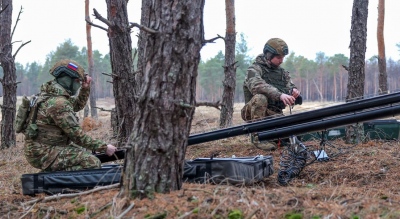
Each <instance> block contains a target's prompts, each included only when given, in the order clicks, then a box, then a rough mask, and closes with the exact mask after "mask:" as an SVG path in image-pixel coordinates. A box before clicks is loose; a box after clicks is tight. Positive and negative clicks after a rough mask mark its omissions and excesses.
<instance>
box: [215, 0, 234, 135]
mask: <svg viewBox="0 0 400 219" xmlns="http://www.w3.org/2000/svg"><path fill="white" fill-rule="evenodd" d="M225 8H226V9H225V10H226V34H225V67H224V73H225V79H224V82H223V85H224V91H223V93H222V106H221V114H220V123H219V126H220V127H221V128H226V127H229V126H231V125H232V118H233V107H234V106H233V105H234V98H235V89H236V66H235V63H236V62H235V51H236V50H235V46H236V30H235V1H234V0H225Z"/></svg>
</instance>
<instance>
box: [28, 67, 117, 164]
mask: <svg viewBox="0 0 400 219" xmlns="http://www.w3.org/2000/svg"><path fill="white" fill-rule="evenodd" d="M84 73H85V71H84V69H83V68H82V67H81V66H80V65H79V64H78V63H76V62H75V61H73V60H61V61H59V62H57V63H56V64H55V65H54V66H53V67H52V68H51V69H50V74H51V75H52V76H54V78H55V79H54V80H51V81H49V82H47V83H44V84H43V85H42V86H41V88H40V93H39V95H38V96H37V97H36V98H33V99H32V100H31V108H30V113H29V115H28V118H27V120H26V128H25V129H24V130H23V133H24V135H25V145H24V154H25V157H26V159H27V161H28V162H29V163H30V164H31V165H32V166H33V167H35V168H38V169H41V170H42V171H61V170H80V169H89V168H100V167H101V162H100V160H99V159H98V158H97V157H96V156H94V155H93V154H92V153H91V151H97V152H102V153H106V154H107V155H109V156H111V155H113V154H114V152H115V151H116V147H115V146H113V145H111V144H107V143H105V142H103V141H102V140H98V139H93V138H92V137H90V136H88V135H86V134H85V133H84V132H83V130H82V128H81V127H80V125H79V122H78V117H77V116H76V114H75V112H78V111H80V110H82V109H83V108H84V107H85V105H86V102H87V100H88V98H89V93H90V82H91V77H89V76H85V74H84Z"/></svg>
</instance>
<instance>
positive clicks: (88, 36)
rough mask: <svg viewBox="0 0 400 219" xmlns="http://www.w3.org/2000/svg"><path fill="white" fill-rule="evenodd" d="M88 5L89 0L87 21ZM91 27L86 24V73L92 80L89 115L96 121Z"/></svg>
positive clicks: (86, 9) (87, 17) (87, 6)
mask: <svg viewBox="0 0 400 219" xmlns="http://www.w3.org/2000/svg"><path fill="white" fill-rule="evenodd" d="M89 4H90V0H85V18H86V19H87V20H89ZM91 29H92V26H91V25H90V24H88V23H86V41H87V59H88V71H89V76H90V77H91V78H92V81H91V83H90V96H89V97H90V99H89V102H90V115H91V116H92V118H95V119H97V108H96V96H97V93H96V81H97V80H96V78H97V75H96V74H95V72H94V61H93V50H92V32H91Z"/></svg>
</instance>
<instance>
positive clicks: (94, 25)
mask: <svg viewBox="0 0 400 219" xmlns="http://www.w3.org/2000/svg"><path fill="white" fill-rule="evenodd" d="M85 21H86V23H88V24H89V25H91V26H93V27H97V28H100V29H102V30H104V31H108V30H107V29H106V28H104V27H102V26H100V25H97V24H94V23H92V22H91V21H90V20H89V18H86V19H85Z"/></svg>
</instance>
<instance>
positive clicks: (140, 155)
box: [119, 0, 204, 198]
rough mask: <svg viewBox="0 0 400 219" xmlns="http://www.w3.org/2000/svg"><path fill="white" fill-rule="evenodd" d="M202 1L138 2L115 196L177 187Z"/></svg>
mask: <svg viewBox="0 0 400 219" xmlns="http://www.w3.org/2000/svg"><path fill="white" fill-rule="evenodd" d="M203 8H204V0H192V1H174V2H171V1H168V0H144V1H143V2H142V14H141V16H142V19H141V21H142V23H141V25H144V26H146V27H148V28H151V29H153V30H155V31H157V33H149V32H145V31H143V30H142V31H141V32H140V41H139V46H138V48H139V49H138V52H139V53H138V58H139V60H138V73H137V75H136V76H137V77H136V78H135V82H136V84H137V87H135V89H137V96H136V98H137V99H135V100H136V101H135V103H136V104H135V105H134V107H133V110H132V112H133V114H134V115H135V116H134V119H133V122H134V128H133V130H132V134H131V136H130V138H129V139H130V141H129V142H128V144H127V145H128V146H130V148H129V149H128V150H127V153H126V158H125V165H124V175H123V179H122V187H121V190H120V193H119V195H120V197H127V198H130V197H131V195H132V194H133V195H136V196H139V197H152V194H153V193H154V192H158V193H168V192H170V191H173V190H178V189H180V188H181V186H182V177H183V164H184V159H185V153H186V146H187V140H188V137H189V133H190V127H191V122H192V117H193V114H194V110H195V97H196V93H195V92H196V78H197V68H198V64H199V62H200V49H201V47H202V41H203V35H204V33H203Z"/></svg>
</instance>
